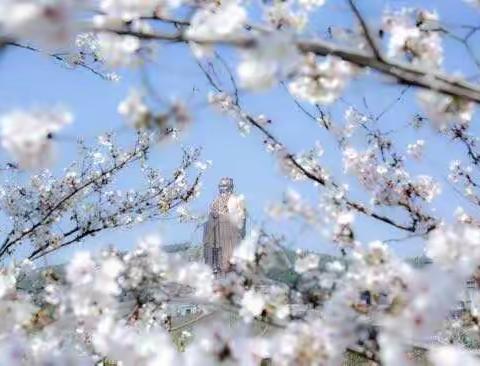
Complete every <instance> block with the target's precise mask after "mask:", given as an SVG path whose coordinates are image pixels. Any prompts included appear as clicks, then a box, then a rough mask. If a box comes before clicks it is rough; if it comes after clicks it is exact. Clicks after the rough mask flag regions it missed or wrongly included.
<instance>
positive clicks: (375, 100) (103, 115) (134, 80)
mask: <svg viewBox="0 0 480 366" xmlns="http://www.w3.org/2000/svg"><path fill="white" fill-rule="evenodd" d="M359 3H362V6H363V8H362V11H363V12H364V14H365V15H366V17H367V18H368V19H372V20H374V19H376V16H377V15H378V14H379V9H381V8H382V5H387V4H389V6H390V7H391V8H400V7H401V6H403V5H414V4H417V5H420V6H424V7H425V6H426V7H427V8H428V9H430V10H437V11H438V12H439V14H440V17H441V18H447V17H448V21H449V22H450V23H461V24H476V23H475V22H476V21H478V15H479V13H478V12H476V11H475V10H474V9H473V8H470V7H467V6H464V5H463V4H462V3H461V2H460V1H456V0H455V1H454V0H439V1H428V2H426V1H423V2H422V1H393V0H392V1H390V2H385V1H376V0H372V1H369V2H368V3H366V5H365V4H363V2H359ZM346 10H347V8H346V7H345V6H344V2H341V1H327V5H325V7H323V8H321V9H320V10H319V11H318V12H317V13H316V14H315V17H314V18H313V19H314V22H312V25H311V28H310V29H311V31H312V32H316V33H318V34H324V32H325V30H326V28H327V27H328V26H329V25H333V24H335V25H341V24H349V23H350V22H351V18H350V15H349V14H348V13H347V11H346ZM446 53H449V54H450V55H449V56H447V57H446V62H445V69H446V70H449V71H456V70H458V69H461V70H463V71H464V72H466V73H467V72H468V73H469V72H472V73H473V72H474V71H475V70H474V68H473V65H472V64H471V62H470V60H469V59H468V58H467V57H465V53H464V50H463V49H462V48H461V46H457V45H455V44H454V43H450V42H447V43H446ZM227 57H228V56H227ZM121 74H122V79H121V81H120V82H117V83H112V82H108V81H105V80H103V79H101V78H99V77H98V76H96V75H94V74H93V73H91V72H88V71H86V70H83V69H75V70H71V69H68V68H66V67H65V66H64V65H61V64H60V63H58V62H55V61H53V60H52V59H51V58H48V57H46V56H43V55H40V54H37V53H33V52H31V51H27V50H21V49H9V50H8V51H7V52H4V53H3V54H2V55H1V58H0V85H1V88H0V113H3V112H7V111H9V110H10V109H12V108H30V107H35V106H49V105H58V104H61V105H64V106H66V107H68V108H69V109H70V110H71V111H72V112H73V114H74V115H75V123H74V124H73V125H72V126H71V127H69V128H68V129H66V130H65V131H64V132H63V133H62V135H61V136H60V139H61V140H60V144H59V145H60V146H59V154H58V155H59V156H58V159H57V162H56V166H55V169H61V168H62V167H63V166H65V165H66V164H67V163H68V162H69V161H71V160H73V159H75V154H74V148H73V147H74V141H75V139H76V136H78V135H82V136H85V138H86V139H87V141H91V142H93V141H94V139H95V137H96V136H97V135H98V134H100V133H103V132H105V131H108V130H112V129H115V130H117V129H119V127H121V126H124V122H123V121H122V119H121V117H120V116H119V115H118V114H117V113H116V109H117V105H118V103H119V102H120V101H121V100H122V99H123V98H124V97H125V96H126V94H127V93H128V91H129V89H130V87H132V86H135V85H140V80H141V75H140V74H141V73H140V72H139V71H138V70H133V71H128V72H124V71H122V72H121ZM148 74H149V75H150V77H151V79H152V81H153V84H154V86H155V88H156V89H157V90H158V92H159V93H160V94H161V95H162V96H164V97H167V98H172V99H173V98H175V97H178V98H191V96H192V93H193V99H192V101H193V102H192V105H195V107H194V109H193V110H192V113H193V115H194V122H193V124H192V125H191V127H190V128H189V130H188V131H187V133H186V134H185V136H183V137H182V140H181V144H184V145H186V146H201V147H202V149H203V154H202V156H203V157H204V159H210V160H212V161H213V166H212V168H211V169H210V170H209V171H208V172H207V174H206V175H205V177H204V180H203V189H202V193H201V196H200V197H199V199H198V200H197V201H196V202H195V203H194V204H193V208H194V209H195V210H197V211H198V212H205V211H206V210H207V209H208V205H209V203H210V202H211V200H212V199H213V198H214V196H215V195H216V189H217V182H218V180H219V179H220V177H222V176H230V177H232V178H233V179H234V180H235V184H236V187H237V192H239V193H242V194H244V195H245V197H246V200H247V204H248V210H249V214H250V224H251V225H255V224H261V223H264V224H266V225H267V227H269V228H270V229H271V230H272V231H276V232H279V233H284V234H286V235H287V238H288V243H290V244H291V245H295V246H298V247H305V248H309V249H314V250H318V251H322V252H330V253H333V252H336V248H335V246H334V245H332V244H330V243H328V242H327V241H326V240H325V239H324V238H322V237H321V235H319V234H318V233H317V232H315V231H313V230H311V229H308V228H306V227H305V226H304V225H302V224H300V223H297V222H281V223H274V222H271V220H269V219H268V218H267V217H266V215H265V213H264V207H265V205H266V204H268V203H270V202H273V201H275V200H279V199H281V197H282V193H283V192H284V191H285V190H286V189H287V188H289V187H291V188H294V189H296V190H297V191H299V192H301V193H302V195H304V196H305V198H306V199H309V200H310V201H311V202H312V203H315V202H318V191H317V190H316V189H315V188H313V187H312V185H311V184H310V183H293V182H290V181H289V180H287V179H286V178H284V177H283V176H282V175H281V174H280V172H279V169H278V167H277V165H276V163H275V161H274V159H273V158H272V157H271V156H270V155H269V154H268V153H266V152H265V150H264V147H263V146H262V143H261V142H262V137H261V136H259V135H257V134H256V133H255V132H253V133H252V134H251V135H250V136H248V137H242V136H240V134H239V133H238V131H237V129H236V126H235V123H234V122H233V121H231V120H230V119H228V118H227V117H224V116H221V115H219V114H216V113H215V112H212V111H211V110H209V109H208V108H206V107H204V106H201V107H198V105H202V104H203V102H204V99H203V98H204V96H205V94H206V92H208V91H209V90H210V87H209V85H208V83H207V82H206V80H205V78H204V76H203V75H202V73H201V71H200V70H199V68H198V67H197V66H196V64H195V62H194V60H193V58H192V57H191V53H190V51H189V50H188V48H186V47H185V46H184V45H168V46H162V47H159V49H158V59H157V61H156V62H155V63H153V64H151V65H149V66H148ZM194 89H195V90H196V91H195V92H193V90H194ZM401 90H402V88H401V87H398V86H395V85H391V83H389V82H388V81H387V80H385V79H382V78H379V77H371V76H364V77H361V78H359V79H358V80H357V81H355V82H354V83H352V85H351V86H350V87H349V88H348V90H347V91H346V93H345V95H344V97H343V100H342V101H338V102H337V103H335V104H334V105H333V106H330V107H328V110H329V111H330V112H331V113H332V116H333V117H334V120H336V121H339V122H342V115H343V113H344V110H345V108H346V106H347V104H348V103H353V104H354V105H355V106H357V107H359V109H361V110H363V111H364V112H366V109H365V103H364V101H363V98H364V97H365V100H366V104H367V105H368V107H369V111H370V112H371V113H373V114H377V113H379V112H380V111H382V110H383V109H384V108H385V107H386V106H387V105H389V104H390V103H391V102H392V100H394V99H395V98H396V97H397V96H398V95H399V93H400V91H401ZM414 92H415V91H414V90H413V89H412V90H409V91H408V92H407V93H406V95H405V97H404V98H403V99H402V101H401V102H399V103H398V104H397V105H396V106H395V108H394V109H393V110H391V111H390V112H389V113H387V114H386V115H385V116H384V118H382V121H381V126H382V128H384V129H385V130H388V129H396V130H399V132H398V133H397V135H398V138H397V140H396V141H397V142H398V148H400V149H404V148H406V145H407V144H408V143H410V142H414V141H415V140H416V139H419V138H423V139H425V140H426V141H427V150H426V152H427V154H426V159H425V161H424V162H423V163H421V164H416V165H415V164H413V165H412V166H411V169H412V172H415V173H418V174H424V173H425V174H432V175H433V176H434V177H435V178H437V179H438V180H439V181H440V183H441V185H442V188H443V190H444V196H443V197H442V198H441V199H440V200H437V201H436V202H435V203H434V206H435V208H436V209H437V211H438V212H439V214H441V215H442V216H444V217H447V218H451V210H452V207H453V208H454V207H456V206H457V205H463V206H464V207H465V208H467V209H470V212H472V213H475V211H471V210H476V208H472V207H470V206H469V205H468V203H466V201H464V200H462V199H461V198H460V197H459V196H458V195H457V194H455V193H454V192H453V191H452V189H451V188H450V187H449V185H448V184H447V183H446V182H445V178H446V176H447V174H448V162H449V161H450V160H451V159H452V158H453V157H455V156H458V157H462V151H461V149H459V148H458V147H457V146H455V145H453V144H452V143H450V142H448V140H447V139H445V138H441V137H439V136H438V135H437V134H436V133H435V132H434V131H433V130H432V129H429V128H424V129H422V130H420V131H419V132H418V133H414V132H413V131H412V130H411V129H408V128H405V126H406V125H407V124H408V121H409V118H411V116H412V114H413V113H415V112H416V111H417V104H416V102H415V94H414ZM242 100H243V104H244V105H245V106H246V108H247V109H248V110H249V111H250V112H252V113H253V114H255V113H263V114H265V115H267V116H268V117H270V118H271V119H272V120H273V124H272V126H271V129H272V131H273V132H274V133H275V134H276V135H277V136H278V137H279V138H280V139H281V140H282V141H284V142H285V144H286V145H287V146H288V147H289V148H290V149H291V150H292V151H295V152H298V151H301V150H305V149H308V148H310V147H312V146H313V145H314V143H315V141H320V143H321V144H322V145H323V146H324V147H325V155H324V157H323V162H324V164H325V166H326V167H327V168H328V169H329V170H330V171H331V172H332V174H333V175H334V176H336V177H338V180H340V181H342V182H346V183H353V184H354V180H352V179H351V178H348V177H344V176H343V168H342V166H341V155H340V154H339V151H338V148H337V147H336V144H335V142H334V140H333V138H332V137H331V136H329V135H328V134H327V133H325V131H323V130H322V129H321V128H320V127H319V126H318V125H316V124H314V123H313V122H312V121H311V120H309V119H308V118H306V117H305V116H304V115H303V114H302V113H299V111H298V109H297V108H296V107H295V105H294V103H293V101H292V99H291V98H290V97H289V96H288V95H287V93H286V92H285V90H284V89H283V88H282V87H278V88H275V89H274V90H271V91H269V92H266V93H259V94H248V93H242ZM477 119H478V117H475V119H474V121H473V125H475V123H476V120H477ZM474 131H475V132H478V128H477V127H474ZM152 157H153V161H154V164H155V165H156V166H159V167H161V168H165V169H166V170H165V171H166V172H167V171H168V169H167V168H168V167H171V166H174V163H175V162H176V161H178V159H179V158H180V149H179V146H159V147H157V148H156V149H155V152H154V154H153V156H152ZM123 179H125V181H123V182H122V186H129V185H131V186H132V187H134V186H135V184H137V183H138V180H137V178H135V177H124V178H123ZM352 188H353V185H352ZM352 194H353V195H355V196H356V197H357V198H358V199H363V200H366V197H367V196H366V195H365V192H362V190H360V189H354V190H353V191H352ZM357 226H358V227H362V229H363V230H361V233H362V234H361V237H360V238H361V239H362V240H365V241H368V240H373V239H375V238H392V237H402V236H405V234H404V233H401V232H398V231H392V230H390V229H389V228H388V227H385V226H384V225H382V224H379V223H377V222H375V221H373V220H370V219H365V218H361V217H358V218H357ZM364 228H365V229H364ZM148 233H159V234H161V235H162V236H163V238H164V241H165V242H166V243H176V242H182V241H185V240H192V241H194V242H199V241H200V239H201V232H200V229H198V230H195V228H194V227H193V226H192V225H187V224H172V223H171V222H155V223H150V224H145V225H142V226H140V227H137V228H135V229H129V230H120V231H117V232H109V233H105V234H103V235H99V236H98V237H96V238H93V239H92V240H88V241H87V242H86V243H85V244H83V245H81V246H77V247H75V248H72V249H69V250H66V251H64V252H62V253H59V254H58V255H57V256H56V258H52V259H51V260H63V259H64V258H66V257H68V256H69V255H70V254H71V252H72V251H74V250H78V248H80V247H86V248H89V249H95V248H99V247H101V246H103V245H106V244H113V245H116V246H118V247H120V248H122V249H127V248H130V247H132V245H134V244H135V242H136V239H137V238H138V236H139V235H145V234H148ZM392 247H393V248H394V249H395V250H396V251H397V252H398V253H399V254H401V255H413V254H418V253H421V250H422V249H421V242H420V241H418V240H417V241H415V240H414V241H408V242H402V243H396V244H392Z"/></svg>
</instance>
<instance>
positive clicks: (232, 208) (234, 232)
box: [203, 195, 245, 273]
mask: <svg viewBox="0 0 480 366" xmlns="http://www.w3.org/2000/svg"><path fill="white" fill-rule="evenodd" d="M244 237H245V208H244V206H243V198H240V197H237V196H235V195H228V196H226V197H225V196H220V197H218V198H217V199H216V200H215V201H214V202H213V204H212V206H211V209H210V214H209V217H208V221H207V222H206V223H205V225H204V231H203V245H204V259H205V263H206V264H208V265H209V266H211V267H212V269H214V270H215V267H217V269H218V270H219V271H220V272H221V273H225V272H227V271H228V270H229V268H230V259H231V258H232V255H233V251H234V249H235V247H236V246H237V245H238V244H239V243H240V242H241V241H242V239H243V238H244ZM215 251H216V252H217V260H218V263H215V258H214V256H215Z"/></svg>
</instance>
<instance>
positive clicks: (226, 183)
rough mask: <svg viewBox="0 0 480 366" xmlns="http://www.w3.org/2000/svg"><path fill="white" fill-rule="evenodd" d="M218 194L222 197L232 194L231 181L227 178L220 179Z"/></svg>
mask: <svg viewBox="0 0 480 366" xmlns="http://www.w3.org/2000/svg"><path fill="white" fill-rule="evenodd" d="M218 192H219V193H220V194H222V195H223V194H230V193H233V179H232V178H228V177H224V178H222V179H220V183H218Z"/></svg>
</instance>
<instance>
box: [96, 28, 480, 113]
mask: <svg viewBox="0 0 480 366" xmlns="http://www.w3.org/2000/svg"><path fill="white" fill-rule="evenodd" d="M96 31H100V32H101V31H105V32H113V33H116V34H118V35H130V36H135V37H137V38H139V39H143V40H150V41H154V40H157V41H168V42H173V43H189V42H194V43H198V44H204V45H215V44H216V45H226V46H232V47H238V48H254V47H256V46H257V40H256V38H255V37H251V36H235V37H226V38H210V39H207V38H199V37H194V36H189V35H187V34H186V33H185V32H177V33H159V32H149V33H147V32H138V31H133V30H123V29H120V30H118V29H96ZM296 46H297V47H298V49H299V50H300V51H301V52H303V53H313V54H316V55H318V56H328V55H332V56H337V57H339V58H341V59H343V60H345V61H348V62H350V63H352V64H354V65H357V66H359V67H361V68H371V69H373V70H375V71H377V72H379V73H380V74H383V75H386V76H389V77H393V78H394V79H395V80H397V82H399V83H400V84H405V85H412V86H416V87H420V88H423V89H428V90H433V91H436V92H439V93H443V94H447V95H450V96H455V97H459V98H465V99H467V100H470V101H473V102H475V103H480V88H479V87H478V86H476V85H475V84H471V83H468V82H466V81H464V80H462V79H461V78H459V77H454V76H451V75H448V74H444V73H441V72H438V71H435V70H432V69H426V68H422V67H415V66H411V65H408V64H406V63H402V62H397V61H393V60H387V59H384V58H382V59H377V58H376V57H375V56H372V55H369V54H366V53H365V52H363V51H357V50H353V49H351V48H346V47H342V46H339V45H335V44H333V43H330V42H327V41H324V40H320V39H302V38H299V39H297V41H296Z"/></svg>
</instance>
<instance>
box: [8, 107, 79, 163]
mask: <svg viewBox="0 0 480 366" xmlns="http://www.w3.org/2000/svg"><path fill="white" fill-rule="evenodd" d="M72 121H73V116H72V115H71V114H70V113H69V112H67V111H65V110H62V109H51V110H36V111H35V110H34V111H21V110H18V111H13V112H10V113H8V114H5V115H3V116H2V117H1V118H0V128H1V132H0V136H1V140H2V147H3V148H4V149H5V150H7V151H8V153H9V154H10V155H11V156H12V157H13V159H14V160H15V161H16V162H17V163H18V164H19V165H20V167H21V168H24V169H34V168H42V167H45V166H48V165H49V164H50V163H52V161H53V159H54V157H55V151H54V144H53V141H54V137H55V135H56V133H57V132H58V131H60V130H61V129H62V128H63V127H65V126H66V125H68V124H70V123H71V122H72Z"/></svg>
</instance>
